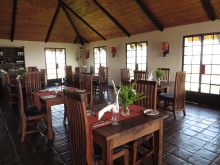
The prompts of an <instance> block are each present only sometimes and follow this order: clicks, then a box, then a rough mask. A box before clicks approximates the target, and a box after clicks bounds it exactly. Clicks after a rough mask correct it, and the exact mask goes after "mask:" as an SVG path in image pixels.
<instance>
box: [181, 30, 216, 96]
mask: <svg viewBox="0 0 220 165" xmlns="http://www.w3.org/2000/svg"><path fill="white" fill-rule="evenodd" d="M183 55H184V56H183V59H184V60H183V70H184V71H186V82H185V87H186V90H188V91H194V92H201V93H210V94H218V95H219V94H220V34H203V35H195V36H189V37H184V54H183Z"/></svg>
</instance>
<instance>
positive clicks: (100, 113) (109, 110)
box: [98, 104, 115, 120]
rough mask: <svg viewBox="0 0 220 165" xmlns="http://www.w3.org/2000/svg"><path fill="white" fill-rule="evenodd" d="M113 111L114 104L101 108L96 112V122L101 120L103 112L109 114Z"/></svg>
mask: <svg viewBox="0 0 220 165" xmlns="http://www.w3.org/2000/svg"><path fill="white" fill-rule="evenodd" d="M112 109H113V110H114V109H115V104H110V105H107V106H106V107H104V108H102V109H101V110H100V111H99V112H98V120H100V119H101V118H102V116H103V115H104V114H105V112H111V110H112Z"/></svg>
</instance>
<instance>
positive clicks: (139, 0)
mask: <svg viewBox="0 0 220 165" xmlns="http://www.w3.org/2000/svg"><path fill="white" fill-rule="evenodd" d="M135 1H136V2H137V4H138V6H139V7H140V8H141V9H142V11H143V12H144V14H145V15H146V16H147V17H148V18H149V19H150V20H151V21H152V22H153V24H154V25H155V26H156V27H157V29H158V30H160V31H163V29H164V26H163V25H162V24H161V23H160V21H159V20H158V19H157V17H156V16H155V15H154V14H153V13H152V12H151V10H150V9H149V8H148V7H147V5H146V4H145V3H144V2H143V1H142V0H135Z"/></svg>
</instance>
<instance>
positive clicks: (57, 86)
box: [54, 83, 59, 94]
mask: <svg viewBox="0 0 220 165" xmlns="http://www.w3.org/2000/svg"><path fill="white" fill-rule="evenodd" d="M54 84H55V86H56V88H55V94H57V93H58V89H59V83H54Z"/></svg>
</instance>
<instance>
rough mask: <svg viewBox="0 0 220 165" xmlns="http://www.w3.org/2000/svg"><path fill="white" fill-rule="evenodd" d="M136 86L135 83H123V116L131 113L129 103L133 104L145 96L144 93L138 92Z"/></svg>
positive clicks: (121, 94) (121, 91) (120, 100)
mask: <svg viewBox="0 0 220 165" xmlns="http://www.w3.org/2000/svg"><path fill="white" fill-rule="evenodd" d="M134 86H135V84H134V83H133V84H130V85H122V86H121V87H120V92H119V102H120V103H121V104H122V105H123V106H124V109H123V111H122V115H123V116H128V115H129V114H130V112H129V109H128V105H131V104H133V103H134V102H135V101H137V100H139V99H142V98H144V97H145V96H144V94H143V93H141V94H140V93H136V90H135V89H134Z"/></svg>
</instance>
